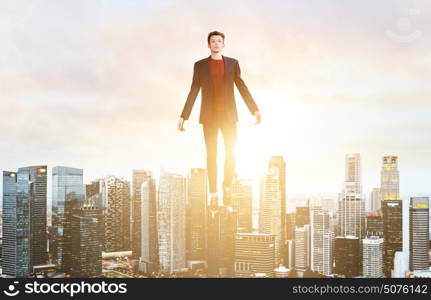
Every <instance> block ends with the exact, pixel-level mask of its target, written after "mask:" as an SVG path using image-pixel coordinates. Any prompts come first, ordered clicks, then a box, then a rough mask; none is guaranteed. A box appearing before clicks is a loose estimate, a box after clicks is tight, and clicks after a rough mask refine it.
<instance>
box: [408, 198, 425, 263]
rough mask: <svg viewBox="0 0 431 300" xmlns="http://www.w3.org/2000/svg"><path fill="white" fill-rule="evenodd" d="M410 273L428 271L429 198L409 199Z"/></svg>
mask: <svg viewBox="0 0 431 300" xmlns="http://www.w3.org/2000/svg"><path fill="white" fill-rule="evenodd" d="M409 211H410V239H409V242H410V271H416V270H428V269H429V266H430V263H429V254H428V250H429V245H430V242H429V217H430V216H429V198H428V197H411V198H410V209H409Z"/></svg>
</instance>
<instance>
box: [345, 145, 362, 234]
mask: <svg viewBox="0 0 431 300" xmlns="http://www.w3.org/2000/svg"><path fill="white" fill-rule="evenodd" d="M345 171H346V179H345V181H344V183H343V191H342V193H341V199H340V205H339V221H340V235H341V236H350V235H351V236H356V237H358V238H359V239H361V237H362V236H363V235H364V234H365V233H364V232H363V231H364V228H365V224H364V223H365V210H364V209H365V207H364V199H363V196H362V183H361V159H360V155H359V153H352V154H346V170H345Z"/></svg>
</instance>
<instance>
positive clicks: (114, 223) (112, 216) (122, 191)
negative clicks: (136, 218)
mask: <svg viewBox="0 0 431 300" xmlns="http://www.w3.org/2000/svg"><path fill="white" fill-rule="evenodd" d="M102 198H103V210H104V213H103V219H104V228H105V237H104V239H105V245H104V251H105V252H116V251H129V250H130V249H131V247H130V246H131V245H130V202H131V196H130V182H129V181H127V180H125V179H123V178H118V177H115V176H112V175H110V176H107V177H106V178H104V179H103V180H102Z"/></svg>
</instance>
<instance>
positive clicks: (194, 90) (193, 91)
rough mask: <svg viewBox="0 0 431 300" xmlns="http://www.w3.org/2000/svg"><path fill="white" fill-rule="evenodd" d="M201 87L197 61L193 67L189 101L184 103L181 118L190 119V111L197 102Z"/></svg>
mask: <svg viewBox="0 0 431 300" xmlns="http://www.w3.org/2000/svg"><path fill="white" fill-rule="evenodd" d="M200 87H201V84H200V82H199V76H198V71H197V62H196V63H195V65H194V67H193V80H192V86H191V87H190V92H189V95H188V96H187V101H186V103H185V104H184V108H183V111H182V113H181V118H183V119H184V120H188V118H189V117H190V113H191V112H192V108H193V104H194V103H195V100H196V97H197V95H198V93H199V89H200Z"/></svg>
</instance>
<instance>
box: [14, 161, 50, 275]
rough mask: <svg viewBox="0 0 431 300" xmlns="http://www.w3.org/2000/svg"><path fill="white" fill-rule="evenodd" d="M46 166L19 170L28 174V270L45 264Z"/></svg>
mask: <svg viewBox="0 0 431 300" xmlns="http://www.w3.org/2000/svg"><path fill="white" fill-rule="evenodd" d="M47 170H48V168H47V166H30V167H24V168H19V169H18V173H27V174H29V180H30V181H31V187H30V188H31V191H30V269H32V268H33V266H35V265H42V264H45V263H46V262H47V255H48V253H47V233H46V231H47V227H46V220H47V214H46V207H47V197H46V195H47V176H48V171H47Z"/></svg>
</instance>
